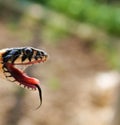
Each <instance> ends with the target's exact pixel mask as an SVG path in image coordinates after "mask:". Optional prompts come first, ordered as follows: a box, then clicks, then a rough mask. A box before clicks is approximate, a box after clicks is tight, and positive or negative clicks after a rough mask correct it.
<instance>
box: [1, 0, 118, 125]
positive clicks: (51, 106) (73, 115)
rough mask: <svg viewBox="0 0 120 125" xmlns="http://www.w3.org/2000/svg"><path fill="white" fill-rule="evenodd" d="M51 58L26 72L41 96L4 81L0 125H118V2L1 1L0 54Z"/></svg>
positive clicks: (74, 0)
mask: <svg viewBox="0 0 120 125" xmlns="http://www.w3.org/2000/svg"><path fill="white" fill-rule="evenodd" d="M22 46H33V47H36V48H39V49H43V50H45V51H46V52H47V53H48V54H49V58H48V61H47V62H46V63H44V64H38V65H33V66H32V67H29V68H28V69H26V72H27V74H29V75H30V76H34V77H36V78H38V79H39V80H40V81H41V88H42V92H43V104H42V106H41V108H40V109H38V110H35V108H36V107H37V106H38V104H39V96H38V92H37V91H29V90H25V89H23V88H21V87H19V86H17V85H15V84H14V83H11V82H9V81H7V80H5V79H2V78H1V79H0V125H120V74H119V69H120V1H119V0H0V49H3V48H11V47H22Z"/></svg>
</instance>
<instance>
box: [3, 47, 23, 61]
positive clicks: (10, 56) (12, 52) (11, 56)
mask: <svg viewBox="0 0 120 125" xmlns="http://www.w3.org/2000/svg"><path fill="white" fill-rule="evenodd" d="M20 54H21V51H20V49H9V50H7V51H6V52H5V53H4V54H3V63H6V62H8V61H9V62H11V63H14V61H15V60H16V59H17V58H18V57H19V56H20Z"/></svg>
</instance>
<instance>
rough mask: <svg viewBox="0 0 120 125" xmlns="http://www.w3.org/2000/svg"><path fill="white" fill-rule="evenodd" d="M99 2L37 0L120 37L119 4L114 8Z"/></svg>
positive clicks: (87, 0)
mask: <svg viewBox="0 0 120 125" xmlns="http://www.w3.org/2000/svg"><path fill="white" fill-rule="evenodd" d="M99 1H100V2H101V3H100V2H99V3H98V2H97V1H96V0H46V1H43V0H36V2H39V3H42V4H44V5H45V6H48V7H50V8H52V9H55V10H57V11H60V12H62V13H64V14H66V15H67V16H69V17H71V18H74V19H75V20H78V21H84V22H87V23H91V24H94V25H96V26H98V27H100V28H103V29H105V30H106V31H108V32H109V33H112V34H116V35H120V27H119V25H120V16H119V14H120V8H119V4H118V5H117V6H112V5H107V4H102V1H101V0H99ZM107 2H109V1H106V3H107ZM110 2H111V1H110ZM114 2H115V1H114Z"/></svg>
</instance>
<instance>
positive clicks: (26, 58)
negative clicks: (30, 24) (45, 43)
mask: <svg viewBox="0 0 120 125" xmlns="http://www.w3.org/2000/svg"><path fill="white" fill-rule="evenodd" d="M2 57H3V62H2V63H3V67H2V68H3V73H4V75H5V77H6V78H7V79H8V80H9V81H11V82H16V83H17V84H19V85H21V86H22V87H24V88H28V89H32V90H36V88H37V89H38V91H39V97H40V105H41V103H42V92H41V88H40V81H39V80H38V79H36V78H34V77H30V76H28V75H27V74H26V73H25V72H24V71H23V70H21V69H19V68H18V67H17V66H19V65H26V66H29V65H31V64H37V63H41V62H45V61H46V60H47V57H48V55H47V54H46V53H45V52H44V51H43V50H39V49H35V48H32V47H27V48H26V47H25V48H15V49H13V48H11V49H7V51H6V52H5V53H4V54H3V55H2ZM40 105H39V106H38V108H39V107H40Z"/></svg>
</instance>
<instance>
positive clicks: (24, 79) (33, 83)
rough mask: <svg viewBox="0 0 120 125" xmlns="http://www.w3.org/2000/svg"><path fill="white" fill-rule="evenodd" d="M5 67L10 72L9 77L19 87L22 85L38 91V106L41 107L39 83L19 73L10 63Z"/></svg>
mask: <svg viewBox="0 0 120 125" xmlns="http://www.w3.org/2000/svg"><path fill="white" fill-rule="evenodd" d="M5 66H6V68H7V69H8V71H9V72H10V74H11V76H12V77H14V78H15V80H16V81H17V82H19V83H20V85H24V87H28V88H32V89H36V88H37V89H38V91H39V97H40V102H41V103H40V105H41V104H42V92H41V88H40V86H39V84H40V81H39V80H38V79H36V78H33V77H29V76H27V75H26V74H25V73H24V72H23V71H21V70H20V69H17V68H16V67H14V65H12V64H11V63H6V64H5ZM40 105H39V106H38V108H39V107H40ZM38 108H37V109H38Z"/></svg>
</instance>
